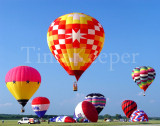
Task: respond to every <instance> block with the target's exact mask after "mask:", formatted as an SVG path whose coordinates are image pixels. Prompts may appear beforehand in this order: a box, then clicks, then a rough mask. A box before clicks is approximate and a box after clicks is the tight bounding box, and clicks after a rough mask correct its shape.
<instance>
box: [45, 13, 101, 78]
mask: <svg viewBox="0 0 160 126" xmlns="http://www.w3.org/2000/svg"><path fill="white" fill-rule="evenodd" d="M47 41H48V46H49V49H50V51H51V52H52V54H53V55H54V57H55V58H56V59H57V60H58V62H59V63H60V64H61V66H62V67H63V68H64V69H65V70H66V71H67V72H68V74H69V75H74V76H75V77H76V79H77V81H78V79H79V78H80V76H81V75H82V74H83V72H84V71H85V70H86V69H87V68H88V67H89V66H90V65H91V64H92V62H93V61H94V60H95V59H96V58H97V57H98V55H99V54H100V52H101V50H102V48H103V44H104V30H103V27H102V25H101V24H100V23H99V22H98V21H97V20H96V19H95V18H93V17H91V16H88V15H86V14H83V13H70V14H66V15H63V16H61V17H59V18H57V19H56V20H55V21H54V22H52V24H51V25H50V26H49V29H48V33H47Z"/></svg>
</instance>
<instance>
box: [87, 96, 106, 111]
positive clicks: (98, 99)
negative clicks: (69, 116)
mask: <svg viewBox="0 0 160 126" xmlns="http://www.w3.org/2000/svg"><path fill="white" fill-rule="evenodd" d="M85 101H88V102H91V103H92V104H93V105H94V107H95V108H96V110H97V112H98V114H99V113H100V112H101V111H102V110H103V108H104V107H105V105H106V98H105V97H104V95H102V94H100V93H91V94H88V95H87V96H86V97H85Z"/></svg>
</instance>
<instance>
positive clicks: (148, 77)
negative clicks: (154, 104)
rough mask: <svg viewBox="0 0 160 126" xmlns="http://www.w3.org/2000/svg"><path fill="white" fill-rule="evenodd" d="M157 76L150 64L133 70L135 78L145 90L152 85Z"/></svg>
mask: <svg viewBox="0 0 160 126" xmlns="http://www.w3.org/2000/svg"><path fill="white" fill-rule="evenodd" d="M155 76H156V73H155V70H154V69H153V68H152V67H149V66H148V67H147V66H142V67H136V68H134V69H133V71H132V78H133V80H134V81H135V82H136V83H137V85H138V86H139V87H140V88H141V89H142V90H144V92H145V91H146V90H147V88H148V87H149V86H150V85H151V83H152V82H153V80H154V79H155Z"/></svg>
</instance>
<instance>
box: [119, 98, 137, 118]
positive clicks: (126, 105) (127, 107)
mask: <svg viewBox="0 0 160 126" xmlns="http://www.w3.org/2000/svg"><path fill="white" fill-rule="evenodd" d="M136 109H137V104H136V102H134V101H132V100H125V101H123V102H122V110H123V112H124V114H125V115H126V117H127V118H130V116H131V114H132V113H133V112H134V111H135V110H136Z"/></svg>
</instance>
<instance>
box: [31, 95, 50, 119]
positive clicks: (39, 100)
mask: <svg viewBox="0 0 160 126" xmlns="http://www.w3.org/2000/svg"><path fill="white" fill-rule="evenodd" d="M49 105H50V101H49V99H48V98H46V97H36V98H34V99H33V100H32V109H33V111H34V112H35V113H36V114H37V116H38V117H39V118H42V117H43V116H44V115H45V113H46V112H47V110H48V108H49Z"/></svg>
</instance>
